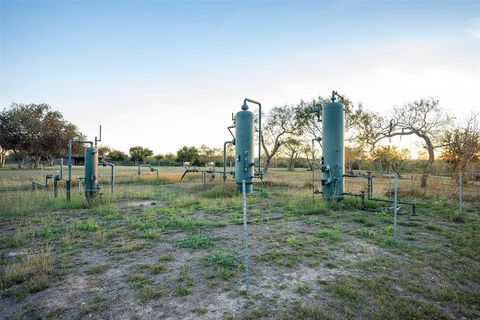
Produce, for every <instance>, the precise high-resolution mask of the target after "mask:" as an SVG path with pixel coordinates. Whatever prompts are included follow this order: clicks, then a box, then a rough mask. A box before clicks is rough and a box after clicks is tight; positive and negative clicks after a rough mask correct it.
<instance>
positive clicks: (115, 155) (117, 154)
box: [108, 149, 128, 161]
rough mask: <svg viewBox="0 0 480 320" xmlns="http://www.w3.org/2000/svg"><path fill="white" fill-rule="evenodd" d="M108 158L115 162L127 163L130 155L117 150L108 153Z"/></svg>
mask: <svg viewBox="0 0 480 320" xmlns="http://www.w3.org/2000/svg"><path fill="white" fill-rule="evenodd" d="M108 157H109V158H110V159H112V160H113V161H127V160H128V154H126V153H125V152H122V151H120V150H115V149H112V150H111V151H110V152H109V153H108Z"/></svg>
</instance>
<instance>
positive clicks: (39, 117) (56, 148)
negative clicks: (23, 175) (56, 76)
mask: <svg viewBox="0 0 480 320" xmlns="http://www.w3.org/2000/svg"><path fill="white" fill-rule="evenodd" d="M71 139H84V136H83V135H82V134H81V133H80V132H79V131H78V128H77V127H76V126H75V125H74V124H72V123H70V122H68V121H66V120H64V119H63V116H62V114H61V113H60V112H58V111H54V110H52V109H51V108H50V106H49V105H47V104H38V105H37V104H28V105H24V104H17V103H14V104H12V105H11V107H10V109H4V110H2V112H1V113H0V145H1V146H2V149H3V150H4V152H6V151H11V152H13V153H14V154H15V158H17V159H18V163H19V166H20V165H21V162H20V156H22V162H23V158H24V157H25V156H28V157H31V158H32V159H33V160H34V167H35V168H37V167H38V165H39V163H40V161H41V160H53V159H54V158H55V157H57V156H60V155H64V154H65V153H66V150H67V145H68V141H69V140H71Z"/></svg>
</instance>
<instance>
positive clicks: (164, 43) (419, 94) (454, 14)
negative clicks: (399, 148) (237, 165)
mask: <svg viewBox="0 0 480 320" xmlns="http://www.w3.org/2000/svg"><path fill="white" fill-rule="evenodd" d="M0 21H1V22H0V28H1V30H0V36H1V37H0V82H1V83H0V107H7V106H9V105H10V104H11V103H12V102H19V103H41V102H45V103H48V104H50V105H51V106H52V107H53V108H54V109H57V110H60V111H61V112H62V113H63V114H64V116H65V118H66V119H68V120H70V121H72V122H74V123H76V124H77V125H78V126H79V127H80V129H81V131H82V132H84V133H85V134H87V135H88V136H89V137H91V138H93V137H94V135H95V134H96V131H97V125H98V124H102V125H103V128H104V143H105V144H107V145H110V146H112V147H115V148H119V149H121V150H124V151H127V150H128V148H129V147H130V146H133V145H143V146H147V147H150V148H152V149H153V150H154V151H155V152H156V153H165V152H174V151H176V150H177V149H178V148H179V147H181V146H182V145H201V144H208V145H211V146H216V147H221V146H222V145H223V141H225V140H227V139H229V133H228V131H227V130H226V127H227V126H228V125H229V124H230V123H231V120H230V119H231V113H232V112H236V111H237V110H239V109H240V105H241V103H242V100H243V98H245V97H250V98H253V99H256V100H259V101H261V102H262V103H263V105H264V106H265V108H266V109H268V108H270V107H272V106H275V105H280V104H291V103H296V102H298V101H299V100H300V99H311V98H313V97H316V96H318V95H328V94H329V92H330V91H331V90H337V91H340V92H342V93H344V94H345V95H347V96H348V97H350V98H351V99H352V100H353V101H356V102H363V104H364V105H365V107H367V108H369V109H372V110H377V111H378V112H381V113H386V112H387V111H388V110H389V109H390V108H391V106H392V105H401V104H404V103H406V102H409V101H413V100H416V99H419V98H423V97H429V96H432V97H435V98H437V99H440V101H441V104H442V105H443V106H444V107H445V108H446V109H448V110H450V111H451V112H452V113H453V114H455V115H456V116H457V117H459V118H461V117H463V116H464V115H466V114H468V113H470V112H471V111H472V110H477V111H480V1H451V2H447V1H422V2H415V1H402V2H391V1H367V2H364V1H346V2H327V1H313V2H300V1H290V2H256V1H251V2H226V1H225V2H222V1H220V2H200V1H196V2H189V1H181V2H178V1H177V2H162V1H149V2H141V1H122V2H117V1H102V2H95V1H88V2H76V1H64V2H55V1H48V2H42V1H35V2H29V1H1V6H0Z"/></svg>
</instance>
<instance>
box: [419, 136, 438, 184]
mask: <svg viewBox="0 0 480 320" xmlns="http://www.w3.org/2000/svg"><path fill="white" fill-rule="evenodd" d="M422 138H423V140H425V143H426V145H427V151H428V161H427V165H426V166H425V168H424V169H423V174H422V182H421V184H420V187H422V188H426V187H427V179H428V176H429V175H430V173H431V171H432V165H433V162H434V161H435V153H434V151H433V150H434V147H433V144H432V142H431V141H430V139H429V138H428V137H427V136H422Z"/></svg>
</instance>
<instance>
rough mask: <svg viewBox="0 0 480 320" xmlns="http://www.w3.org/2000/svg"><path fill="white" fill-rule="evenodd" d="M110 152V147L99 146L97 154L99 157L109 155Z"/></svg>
mask: <svg viewBox="0 0 480 320" xmlns="http://www.w3.org/2000/svg"><path fill="white" fill-rule="evenodd" d="M111 152H112V149H111V148H110V147H108V146H101V147H99V148H98V155H99V156H100V157H110V153H111Z"/></svg>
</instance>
